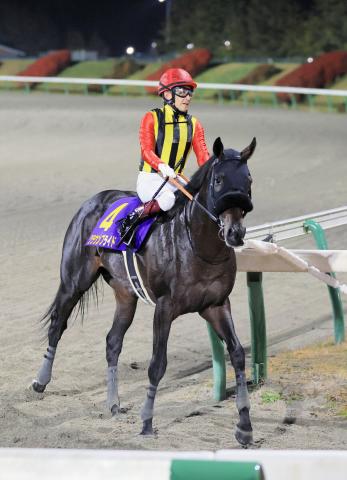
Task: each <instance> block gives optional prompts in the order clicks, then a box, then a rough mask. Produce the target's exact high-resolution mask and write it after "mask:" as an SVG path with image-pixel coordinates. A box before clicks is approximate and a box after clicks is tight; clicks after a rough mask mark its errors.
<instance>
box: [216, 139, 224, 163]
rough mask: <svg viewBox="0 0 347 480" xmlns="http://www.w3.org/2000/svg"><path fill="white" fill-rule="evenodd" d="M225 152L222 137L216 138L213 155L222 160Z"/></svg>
mask: <svg viewBox="0 0 347 480" xmlns="http://www.w3.org/2000/svg"><path fill="white" fill-rule="evenodd" d="M223 152H224V146H223V143H222V140H221V139H220V137H218V138H216V140H215V141H214V144H213V153H214V154H215V156H216V157H217V158H221V157H222V155H223Z"/></svg>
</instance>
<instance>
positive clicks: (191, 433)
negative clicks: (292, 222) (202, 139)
mask: <svg viewBox="0 0 347 480" xmlns="http://www.w3.org/2000/svg"><path fill="white" fill-rule="evenodd" d="M153 106H155V102H153V100H151V99H137V100H134V99H132V100H131V99H126V98H100V97H82V96H64V95H58V96H55V95H52V94H51V95H50V94H31V95H25V94H9V93H0V166H1V170H0V171H1V174H0V224H1V238H2V249H1V251H0V264H1V270H0V288H1V312H0V315H1V323H0V328H1V330H0V355H1V370H0V379H1V380H0V396H1V404H0V429H1V436H0V446H2V447H11V446H22V447H59V448H61V447H77V448H79V447H87V448H88V447H90V448H126V449H128V448H129V449H131V448H141V449H179V450H192V449H205V450H216V449H220V448H238V444H237V442H236V441H235V440H234V437H233V430H234V426H235V424H236V422H237V413H236V407H235V404H234V400H233V398H232V397H229V398H228V399H227V400H226V401H224V402H220V403H217V402H215V401H213V399H212V392H211V388H212V370H211V368H210V365H211V353H210V347H209V341H208V336H207V332H206V327H205V325H204V323H203V321H202V320H201V319H200V318H199V317H198V316H197V315H186V316H184V317H182V318H180V319H178V320H177V321H176V322H175V324H174V326H173V329H172V333H171V337H170V342H169V364H168V369H167V373H166V375H165V377H164V379H163V380H162V382H161V385H160V388H159V393H158V395H157V403H156V417H155V425H156V427H157V428H158V432H159V433H158V436H157V437H155V438H150V439H147V438H146V439H144V438H142V437H140V436H138V433H139V431H140V427H141V422H140V419H139V410H140V408H141V404H142V401H143V398H144V395H145V389H146V386H147V372H146V371H147V366H148V362H149V358H150V354H151V348H152V346H151V342H152V326H151V320H152V315H153V310H152V308H151V307H147V306H142V305H139V308H138V311H137V314H136V317H135V321H134V323H133V326H132V328H131V329H130V330H129V332H128V334H127V336H126V337H125V342H124V346H123V352H122V355H121V358H120V395H121V401H122V406H123V407H124V411H125V412H126V413H124V414H122V415H121V416H120V417H119V418H117V419H114V418H111V417H110V415H109V414H108V412H107V410H106V408H105V398H106V381H105V372H106V361H105V337H106V334H107V332H108V330H109V328H110V326H111V322H112V317H113V312H114V308H115V306H114V300H113V296H112V292H111V291H110V290H109V288H108V287H107V286H106V285H105V289H104V299H103V302H102V303H101V304H100V306H99V308H98V309H96V308H95V307H94V306H93V305H91V308H90V310H89V315H88V318H87V320H86V321H85V323H84V325H83V326H82V325H81V323H80V321H79V320H78V319H77V320H76V321H75V322H71V328H69V329H68V331H67V332H66V334H65V335H64V337H63V339H62V341H61V343H60V345H59V349H58V353H57V357H56V362H55V368H54V374H53V380H52V382H51V384H50V385H49V386H48V388H47V391H46V394H45V396H44V398H43V399H39V398H38V397H36V396H33V395H32V394H31V393H30V391H29V390H28V388H27V387H28V386H29V385H30V383H31V380H32V379H33V378H34V376H35V375H36V372H37V369H38V368H39V366H40V364H41V359H42V355H43V353H44V350H45V343H42V342H41V340H40V339H41V338H42V330H41V329H40V325H39V323H38V319H39V317H40V316H41V315H42V313H43V312H44V311H45V309H46V308H47V306H48V305H49V304H50V302H51V300H52V298H53V296H54V294H55V291H56V288H57V286H58V279H59V262H60V254H61V245H62V240H63V237H64V233H65V231H66V228H67V225H68V223H69V221H70V219H71V217H72V215H73V214H74V212H75V211H76V209H77V208H78V207H79V205H80V204H81V203H82V201H84V200H85V199H86V198H88V197H89V196H92V195H93V194H94V193H96V192H98V191H101V190H103V189H107V188H119V189H121V188H126V189H131V188H134V185H135V178H136V171H137V162H138V158H139V149H138V141H137V130H138V124H139V121H140V118H141V116H142V114H143V113H144V112H145V111H146V110H147V109H148V108H151V107H153ZM192 112H193V113H195V114H196V115H197V116H198V117H199V118H200V120H201V121H202V123H203V124H204V125H205V129H206V136H207V142H208V145H209V147H210V148H211V147H212V143H213V140H214V139H215V138H216V137H217V136H221V137H222V140H223V141H224V144H225V146H227V147H233V148H236V149H242V148H243V147H245V146H246V145H247V144H248V143H249V142H250V140H251V139H252V137H253V136H256V137H257V139H258V147H257V151H256V153H255V154H254V158H253V159H252V161H251V163H250V168H251V171H252V175H253V177H254V188H253V196H254V203H255V211H254V212H253V213H252V214H251V215H249V218H247V222H248V224H249V225H257V224H260V223H263V222H265V221H272V220H280V219H285V218H288V217H291V216H297V215H301V214H305V213H309V212H315V211H320V210H325V209H329V208H334V207H339V206H342V205H344V204H346V180H347V162H346V158H345V152H346V126H347V120H346V116H344V115H335V114H319V113H308V112H294V111H286V110H280V111H275V110H264V109H254V108H253V109H242V108H235V107H230V106H217V105H205V104H196V105H194V108H192ZM194 169H195V162H194V159H193V157H192V158H191V161H190V166H189V170H188V172H187V173H190V172H192V171H193V170H194ZM346 240H347V230H346V228H339V229H336V230H334V231H330V232H329V233H328V242H329V246H330V248H337V249H339V248H345V245H346ZM286 245H287V246H289V247H296V248H314V242H313V239H312V238H311V237H309V236H307V237H305V238H300V239H297V240H295V241H294V240H292V241H290V242H287V243H286ZM340 279H341V280H343V281H347V277H346V276H343V275H341V276H340ZM264 295H265V300H266V310H267V328H268V343H269V353H270V355H274V354H276V353H277V352H280V351H283V350H287V349H293V348H296V347H300V346H303V345H307V344H310V343H312V342H314V341H317V340H321V339H326V338H328V337H329V336H331V335H332V320H331V309H330V304H329V300H328V294H327V291H326V288H325V287H324V286H323V285H321V284H320V283H319V282H318V281H317V280H315V279H313V278H310V277H308V276H306V275H305V274H297V275H293V274H267V275H266V276H265V278H264ZM231 303H232V311H233V314H234V319H235V324H236V329H237V332H238V334H239V337H240V339H241V341H242V343H243V344H244V345H245V347H246V349H247V352H248V353H249V344H250V332H249V319H248V307H247V291H246V285H245V275H244V274H240V275H239V276H238V280H237V284H236V287H235V289H234V292H233V293H232V296H231ZM344 305H346V303H344ZM342 355H343V354H342ZM341 358H343V357H341V356H340V357H339V359H338V360H337V361H338V362H341ZM248 361H249V359H248ZM322 363H324V360H323V359H322ZM297 366H299V368H300V367H301V365H300V361H297ZM305 368H306V365H305V363H303V365H302V370H303V371H304V372H305ZM316 368H317V372H319V369H320V363H319V359H318V360H317V365H316ZM293 372H294V373H293V375H289V374H288V375H287V376H286V377H285V382H284V383H285V384H284V385H283V382H282V384H281V379H280V378H279V377H278V376H276V375H277V374H275V373H273V374H272V375H271V378H270V379H269V382H268V383H267V385H264V386H263V387H262V388H261V389H258V390H255V391H253V392H252V393H251V403H252V418H253V427H254V440H255V447H261V448H343V449H345V448H346V447H347V428H346V426H347V425H346V418H345V417H343V416H341V415H337V413H336V412H334V411H330V410H329V412H330V413H329V412H328V411H327V409H326V408H325V405H326V402H327V401H328V400H327V399H326V395H325V394H324V395H323V394H322V395H320V396H319V395H318V394H319V391H320V388H319V385H318V387H317V392H318V393H317V398H318V397H319V398H321V400H319V402H320V405H321V408H320V409H319V408H318V409H316V408H315V406H314V405H313V404H312V402H310V401H308V402H306V403H305V402H303V403H302V405H301V407H300V421H299V420H298V421H297V423H295V424H294V425H285V424H283V420H284V418H285V417H286V416H287V414H288V412H287V410H288V398H287V399H286V397H285V396H284V397H283V396H282V397H281V398H280V399H278V401H274V402H270V403H266V401H264V396H263V393H264V392H267V391H269V390H270V391H272V390H274V391H279V390H280V389H281V388H282V390H284V391H285V392H287V391H290V390H291V387H293V388H294V387H295V386H296V387H298V385H296V379H297V376H296V373H295V369H293ZM309 372H310V370H309V369H308V370H307V374H309ZM232 383H233V372H232V371H231V369H229V371H228V385H229V386H231V385H232ZM300 385H301V384H300ZM300 385H299V386H300ZM336 385H337V384H336V383H334V382H332V383H331V385H330V388H331V390H332V391H333V393H332V395H334V389H335V386H336ZM321 391H322V392H325V389H323V388H322V389H321ZM305 392H306V390H305V388H304V387H302V395H304V396H305V395H306V393H305ZM299 393H300V392H299ZM323 397H324V398H323ZM300 398H301V397H300ZM310 398H311V397H310ZM292 399H293V398H292ZM317 402H318V400H317ZM324 402H325V403H324Z"/></svg>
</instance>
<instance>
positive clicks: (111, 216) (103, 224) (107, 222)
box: [99, 203, 128, 232]
mask: <svg viewBox="0 0 347 480" xmlns="http://www.w3.org/2000/svg"><path fill="white" fill-rule="evenodd" d="M127 205H128V204H127V203H122V205H119V207H117V208H115V209H114V210H112V212H111V213H109V214H108V215H107V217H106V218H104V220H103V221H102V222H101V224H100V225H99V228H102V229H103V230H105V232H107V230H108V229H109V228H110V227H111V226H112V224H113V222H114V219H115V218H116V217H117V215H118V213H119V212H121V211H122V210H123V208H125V207H126V206H127Z"/></svg>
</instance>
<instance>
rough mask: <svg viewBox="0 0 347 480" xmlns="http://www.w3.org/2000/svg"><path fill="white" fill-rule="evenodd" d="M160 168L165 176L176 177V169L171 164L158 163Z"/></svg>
mask: <svg viewBox="0 0 347 480" xmlns="http://www.w3.org/2000/svg"><path fill="white" fill-rule="evenodd" d="M158 170H159V172H160V173H161V174H162V175H163V177H165V178H166V177H170V178H176V177H177V175H176V173H175V170H174V169H173V168H171V167H170V166H169V165H167V164H166V163H159V165H158Z"/></svg>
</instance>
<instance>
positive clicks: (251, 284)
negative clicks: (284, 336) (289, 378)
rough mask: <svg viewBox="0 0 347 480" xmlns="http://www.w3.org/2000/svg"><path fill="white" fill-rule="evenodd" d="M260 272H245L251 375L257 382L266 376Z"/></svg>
mask: <svg viewBox="0 0 347 480" xmlns="http://www.w3.org/2000/svg"><path fill="white" fill-rule="evenodd" d="M262 279H263V274H262V273H261V272H247V287H248V306H249V316H250V320H251V344H252V376H253V382H254V383H255V384H258V383H259V382H261V381H262V380H264V379H265V378H267V346H266V320H265V307H264V296H263V286H262Z"/></svg>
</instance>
